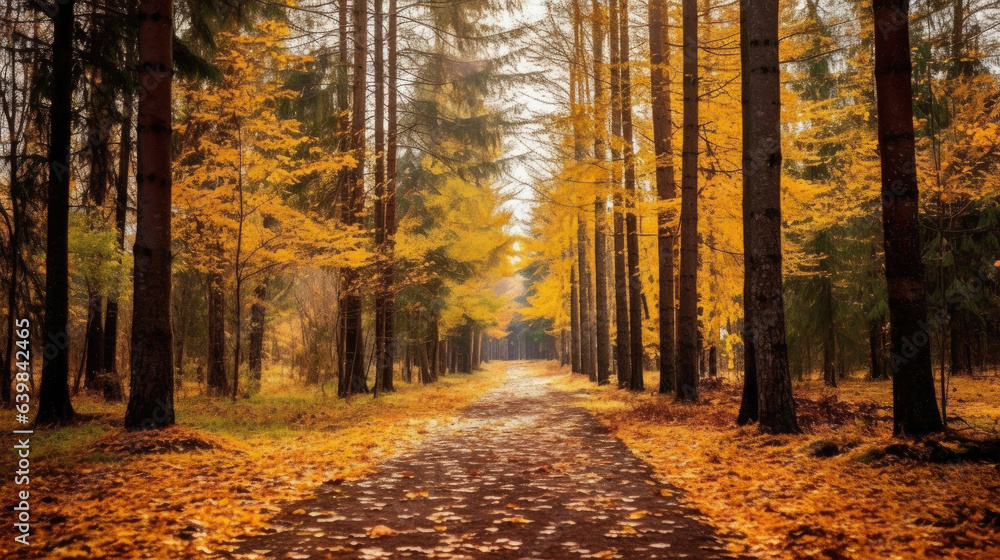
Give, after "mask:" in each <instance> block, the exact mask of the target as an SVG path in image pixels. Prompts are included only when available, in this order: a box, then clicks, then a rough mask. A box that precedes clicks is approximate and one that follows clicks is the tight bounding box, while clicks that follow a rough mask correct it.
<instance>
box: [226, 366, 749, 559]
mask: <svg viewBox="0 0 1000 560" xmlns="http://www.w3.org/2000/svg"><path fill="white" fill-rule="evenodd" d="M543 367H544V366H541V365H538V364H532V363H530V362H512V363H511V364H510V366H509V367H508V368H507V370H506V373H505V376H506V379H505V380H504V382H503V383H502V384H501V385H500V386H499V387H497V388H495V389H492V390H490V391H489V392H487V393H486V394H485V395H484V396H483V397H481V398H480V399H479V400H477V401H476V402H475V403H473V404H472V405H470V406H468V407H467V408H465V409H464V410H463V411H462V412H461V413H460V414H459V416H457V417H455V418H453V419H452V420H450V421H448V422H446V423H443V424H440V425H438V426H437V427H434V428H431V429H430V431H429V433H428V434H427V435H426V436H425V439H424V440H423V441H421V442H420V443H419V444H418V445H417V447H416V448H415V449H414V450H412V451H410V452H407V453H404V454H400V455H398V456H395V457H393V458H391V459H389V460H387V461H385V462H384V463H382V464H381V465H380V466H379V467H378V468H377V472H376V473H375V474H373V475H371V476H368V477H366V478H363V479H360V480H355V481H351V482H344V483H342V484H339V485H324V486H321V487H319V488H318V489H317V491H316V498H315V499H311V500H307V501H302V502H297V503H294V504H290V505H289V506H288V507H287V508H286V509H285V510H284V511H283V512H282V513H281V514H279V515H277V516H276V517H275V518H274V519H273V520H272V524H273V525H274V526H275V530H274V531H272V532H270V533H268V534H264V535H260V536H254V537H249V538H246V539H243V540H241V541H239V542H238V543H236V546H237V549H236V551H235V552H234V553H233V554H232V556H231V557H233V558H241V559H250V558H297V559H307V558H308V559H323V558H365V559H368V558H371V559H374V558H416V559H419V558H444V559H469V558H477V559H478V558H483V559H563V558H581V559H582V558H602V559H607V558H624V559H646V558H692V559H711V558H733V557H734V556H732V555H731V554H728V553H727V552H726V550H725V543H724V541H723V540H722V539H721V538H720V537H718V536H717V535H716V534H715V532H714V531H713V529H712V528H711V527H709V526H708V525H707V524H705V523H704V521H703V520H702V518H700V516H699V515H698V513H697V512H696V511H694V510H691V509H688V508H685V507H684V506H682V505H680V504H679V503H678V497H679V495H680V493H681V490H680V489H678V488H676V487H673V486H670V485H667V484H663V483H661V482H659V481H657V480H656V479H655V478H654V477H653V471H652V468H651V467H650V466H649V465H647V464H646V463H644V462H643V461H641V460H640V459H638V458H637V457H636V456H635V455H633V454H632V452H631V451H629V449H628V448H627V447H626V446H625V444H623V443H622V442H621V441H619V440H618V439H616V438H615V437H613V436H612V435H611V434H610V433H609V432H608V430H607V428H605V427H604V426H603V425H602V424H601V423H600V422H598V421H597V420H596V419H595V418H594V417H593V416H592V415H591V414H590V413H589V412H587V411H586V410H584V409H583V408H581V407H580V406H578V405H576V404H574V401H575V400H578V399H580V395H574V394H573V393H569V392H567V391H565V390H562V389H559V388H557V387H555V386H553V384H552V383H551V378H549V377H546V376H543V375H541V371H542V368H543ZM303 511H304V512H305V513H303ZM296 512H297V513H296ZM379 526H384V527H379ZM373 528H377V529H376V530H375V531H372V529H373ZM385 528H388V529H391V530H392V534H390V535H384V536H378V533H382V532H389V531H386V530H385Z"/></svg>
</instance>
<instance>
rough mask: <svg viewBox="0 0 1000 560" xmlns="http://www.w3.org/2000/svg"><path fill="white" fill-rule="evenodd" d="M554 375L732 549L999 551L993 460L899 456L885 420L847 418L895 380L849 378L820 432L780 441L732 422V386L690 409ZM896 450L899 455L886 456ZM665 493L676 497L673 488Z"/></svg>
mask: <svg viewBox="0 0 1000 560" xmlns="http://www.w3.org/2000/svg"><path fill="white" fill-rule="evenodd" d="M556 380H557V381H558V382H560V383H564V384H567V385H568V386H569V387H572V388H573V389H574V390H579V389H581V388H586V390H587V391H589V392H590V393H591V399H590V400H589V402H588V403H587V404H586V406H587V407H588V408H589V409H591V410H592V411H594V412H595V413H597V414H598V416H599V417H601V418H602V420H604V421H605V423H607V424H608V425H609V427H610V428H611V430H612V432H613V433H615V435H617V436H618V437H620V438H622V439H623V440H624V441H625V442H626V444H628V445H629V447H631V448H632V449H633V450H634V451H635V452H636V453H637V454H639V455H640V456H641V457H643V458H644V459H646V460H647V461H649V462H650V463H651V464H653V466H654V467H655V469H656V474H657V478H658V479H660V480H661V481H663V482H666V483H670V484H673V485H675V486H676V487H677V488H678V489H679V491H680V498H681V499H683V500H685V501H687V502H688V503H689V504H690V505H693V506H695V507H697V508H698V509H699V510H701V511H702V512H703V513H704V515H705V516H707V517H708V519H709V520H710V522H711V523H712V524H713V525H714V526H715V527H716V528H717V529H718V530H719V531H720V533H721V534H722V535H723V536H727V537H729V538H730V539H734V540H733V542H730V543H728V544H727V548H728V549H729V550H730V551H731V552H735V553H741V554H748V555H751V556H755V557H762V558H782V559H789V560H792V559H794V560H799V559H802V560H805V559H807V558H810V559H811V558H831V559H832V558H891V557H898V558H925V557H928V556H941V557H947V558H956V559H968V560H973V559H979V558H992V557H997V556H998V555H1000V530H998V527H997V519H998V518H1000V515H998V514H997V513H996V507H995V504H996V502H997V500H998V499H1000V495H998V493H997V489H996V487H995V483H993V482H992V481H995V480H996V477H997V475H996V471H995V470H994V469H993V466H992V465H989V464H977V463H951V464H933V463H929V462H926V461H918V460H913V459H907V458H900V456H899V455H902V456H906V455H908V454H910V455H914V456H916V455H918V454H917V453H916V451H911V450H907V449H901V448H899V446H898V442H896V443H897V446H896V447H892V444H893V443H894V440H893V439H892V438H891V424H889V423H888V422H885V421H881V422H875V423H874V424H873V423H872V422H865V423H863V424H860V425H858V424H855V423H852V422H841V421H839V415H838V414H839V412H838V411H839V410H840V409H841V408H843V407H847V408H848V409H849V410H850V411H858V410H867V409H868V408H869V406H868V404H867V403H868V402H870V401H875V402H880V403H887V402H891V394H890V393H889V384H888V383H872V382H863V381H856V382H855V381H845V382H844V383H843V384H842V387H841V388H840V389H839V391H840V393H839V396H840V401H839V402H840V404H841V405H843V406H838V407H837V408H835V409H831V412H829V413H828V414H827V413H824V414H821V415H820V417H821V419H822V421H817V422H815V423H814V426H813V428H812V429H813V431H814V433H813V434H811V435H805V436H782V437H773V436H767V435H762V434H759V433H758V432H757V431H756V430H755V429H754V428H738V427H735V426H733V425H732V419H733V418H735V417H736V409H737V407H738V406H739V401H738V398H729V397H728V396H727V395H726V394H720V392H723V391H726V390H732V389H731V388H730V389H725V388H723V389H711V390H709V391H706V394H705V395H704V397H705V399H706V401H707V402H706V403H704V404H699V405H693V406H688V407H684V406H681V405H678V404H675V403H673V402H670V401H669V400H665V399H662V398H659V397H657V396H655V395H651V394H642V395H637V396H633V395H628V394H624V393H622V392H620V391H617V390H615V389H610V388H608V389H606V388H593V387H592V386H587V384H586V382H585V381H583V382H581V383H580V385H575V384H574V383H576V380H574V379H570V380H568V381H566V380H563V378H562V377H557V378H556ZM647 382H648V380H647ZM959 383H962V384H963V385H962V386H961V390H963V391H967V390H971V391H981V392H982V391H991V389H990V385H988V384H982V385H981V386H979V387H977V386H975V385H974V384H975V383H977V382H976V381H973V380H960V381H959ZM978 383H982V382H978ZM966 384H967V385H966ZM796 390H797V391H800V392H801V391H805V389H804V388H797V389H796ZM994 390H995V389H994ZM830 400H831V402H832V399H830ZM810 402H813V401H810ZM816 402H819V401H816ZM811 406H812V405H811ZM956 406H963V404H962V403H956ZM964 406H968V407H969V408H968V409H967V410H962V411H961V412H960V414H962V415H963V416H964V415H965V414H966V413H967V412H973V411H975V414H983V411H982V410H980V409H981V407H982V405H981V404H977V405H975V406H976V407H979V408H972V406H973V405H964ZM668 413H669V414H668ZM991 413H992V414H994V415H995V414H996V413H997V410H996V408H995V407H994V408H993V409H992V411H991ZM830 418H832V419H833V420H834V421H827V420H828V419H830ZM830 442H834V443H836V444H837V445H838V453H837V454H836V455H834V456H830V457H826V458H821V457H822V453H819V454H817V450H818V449H822V448H823V446H824V445H825V444H829V443H830ZM940 446H941V447H948V446H947V443H944V444H940ZM888 447H892V449H893V450H895V451H897V452H898V454H897V455H892V454H886V453H885V450H886V449H887V448H888ZM931 447H932V448H933V446H931ZM939 452H940V453H945V451H941V450H940V449H939ZM988 481H989V482H988ZM984 486H985V487H986V488H984ZM660 494H661V495H662V496H663V497H664V499H668V500H672V499H677V497H678V495H677V491H675V490H673V489H671V488H662V489H661V490H660ZM640 514H641V512H638V511H637V512H633V513H632V514H631V515H630V516H629V517H632V516H633V515H640ZM623 526H624V525H623ZM618 532H619V533H622V532H627V529H623V528H620V529H619V530H618Z"/></svg>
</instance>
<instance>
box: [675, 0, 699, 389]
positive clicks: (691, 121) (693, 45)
mask: <svg viewBox="0 0 1000 560" xmlns="http://www.w3.org/2000/svg"><path fill="white" fill-rule="evenodd" d="M683 34H684V138H683V146H682V149H681V152H682V156H681V157H682V165H681V220H680V225H681V266H680V274H679V278H680V302H679V306H678V310H677V387H676V391H677V398H679V399H683V400H691V401H693V400H697V398H698V2H697V0H683Z"/></svg>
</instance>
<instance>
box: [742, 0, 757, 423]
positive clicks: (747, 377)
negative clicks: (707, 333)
mask: <svg viewBox="0 0 1000 560" xmlns="http://www.w3.org/2000/svg"><path fill="white" fill-rule="evenodd" d="M747 1H748V0H741V1H740V69H741V71H740V102H741V104H742V107H743V110H742V111H741V118H742V136H743V137H742V141H743V146H744V150H743V188H744V193H743V201H742V202H743V208H742V210H743V247H744V249H746V247H749V246H750V231H751V225H750V198H749V197H748V196H747V195H746V184H747V172H748V170H749V165H750V164H749V162H750V157H749V154H748V153H747V151H746V149H745V148H746V146H747V145H748V144H749V142H750V140H749V137H750V113H748V112H747V106H748V103H749V97H750V94H751V93H750V78H749V76H748V75H747V72H746V69H747V68H749V66H748V64H749V63H748V60H747V49H748V48H750V45H749V39H748V33H747V11H748V7H747ZM749 262H750V260H749V256H748V255H747V254H746V253H744V254H743V394H742V397H741V399H740V411H739V413H738V414H737V416H736V423H737V424H739V425H740V426H745V425H747V424H749V423H751V422H756V421H757V419H758V418H759V417H760V411H759V407H758V406H757V393H758V391H757V363H756V361H755V358H756V356H755V355H754V354H755V352H754V342H753V329H752V328H751V324H752V323H753V312H754V307H753V306H752V305H750V264H749Z"/></svg>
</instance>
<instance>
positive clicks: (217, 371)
mask: <svg viewBox="0 0 1000 560" xmlns="http://www.w3.org/2000/svg"><path fill="white" fill-rule="evenodd" d="M225 298H226V295H225V292H224V291H223V289H222V277H221V276H219V274H218V273H209V274H208V380H207V382H206V384H207V385H208V393H209V394H210V395H214V396H221V395H225V394H226V393H227V388H228V387H229V381H228V379H226V315H225V313H226V299H225Z"/></svg>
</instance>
